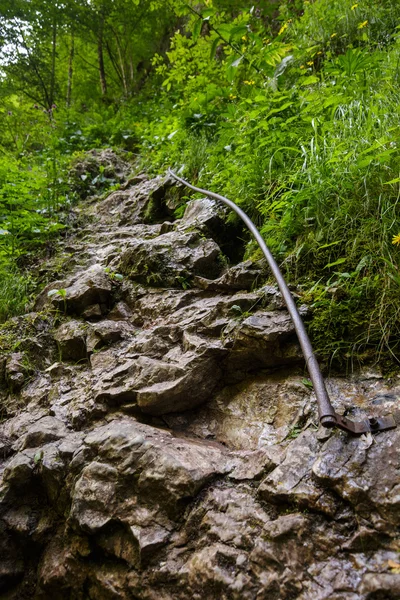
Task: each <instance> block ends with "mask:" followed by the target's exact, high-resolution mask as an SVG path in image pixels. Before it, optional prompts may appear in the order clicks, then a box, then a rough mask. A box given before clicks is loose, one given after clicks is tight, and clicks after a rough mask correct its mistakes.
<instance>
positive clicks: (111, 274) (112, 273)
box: [104, 267, 124, 281]
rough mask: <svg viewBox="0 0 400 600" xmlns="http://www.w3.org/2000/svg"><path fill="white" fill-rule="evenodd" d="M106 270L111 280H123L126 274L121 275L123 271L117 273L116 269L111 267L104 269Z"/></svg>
mask: <svg viewBox="0 0 400 600" xmlns="http://www.w3.org/2000/svg"><path fill="white" fill-rule="evenodd" d="M104 272H105V273H106V274H107V275H108V276H109V278H110V279H111V281H122V280H123V279H124V276H123V275H121V273H116V272H115V271H112V270H111V269H110V267H106V268H105V269H104Z"/></svg>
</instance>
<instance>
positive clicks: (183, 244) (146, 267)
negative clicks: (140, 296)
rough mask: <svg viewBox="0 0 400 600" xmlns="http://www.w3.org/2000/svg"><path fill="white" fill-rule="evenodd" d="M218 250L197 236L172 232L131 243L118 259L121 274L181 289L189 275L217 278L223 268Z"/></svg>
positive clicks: (152, 283) (208, 241)
mask: <svg viewBox="0 0 400 600" xmlns="http://www.w3.org/2000/svg"><path fill="white" fill-rule="evenodd" d="M219 258H220V249H219V247H218V246H217V244H216V243H215V242H213V241H212V240H210V239H203V238H202V237H201V236H200V235H199V234H198V233H196V232H191V233H180V232H178V231H171V232H169V233H164V234H163V235H159V236H158V237H157V238H155V239H154V240H138V241H136V242H133V243H132V244H131V245H130V247H129V249H127V250H126V251H125V252H124V253H123V255H122V257H121V271H122V273H123V274H125V275H127V276H129V277H130V278H131V279H134V280H136V281H140V282H142V283H146V284H148V285H153V286H162V287H168V286H171V287H182V285H183V284H184V283H185V281H186V279H187V278H188V277H189V276H190V275H191V274H194V275H202V276H204V277H210V278H214V277H218V276H219V275H220V273H221V272H222V269H223V265H222V263H221V261H220V260H219Z"/></svg>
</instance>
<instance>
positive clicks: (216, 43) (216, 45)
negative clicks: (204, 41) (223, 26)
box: [210, 37, 221, 60]
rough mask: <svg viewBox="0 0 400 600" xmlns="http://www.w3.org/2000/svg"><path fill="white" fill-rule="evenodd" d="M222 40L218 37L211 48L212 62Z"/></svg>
mask: <svg viewBox="0 0 400 600" xmlns="http://www.w3.org/2000/svg"><path fill="white" fill-rule="evenodd" d="M220 42H221V40H220V39H219V37H216V38H215V40H214V41H213V43H212V46H211V50H210V60H212V59H213V58H214V57H215V53H216V51H217V48H218V45H219V44H220Z"/></svg>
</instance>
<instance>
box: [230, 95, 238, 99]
mask: <svg viewBox="0 0 400 600" xmlns="http://www.w3.org/2000/svg"><path fill="white" fill-rule="evenodd" d="M229 98H230V99H231V100H234V99H235V98H237V96H234V95H233V94H229Z"/></svg>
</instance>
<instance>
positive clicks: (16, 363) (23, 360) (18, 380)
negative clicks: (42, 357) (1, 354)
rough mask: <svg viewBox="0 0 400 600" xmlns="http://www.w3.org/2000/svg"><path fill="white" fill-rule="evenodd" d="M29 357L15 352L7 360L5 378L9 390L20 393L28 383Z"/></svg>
mask: <svg viewBox="0 0 400 600" xmlns="http://www.w3.org/2000/svg"><path fill="white" fill-rule="evenodd" d="M28 371H29V369H28V367H27V357H26V356H25V355H24V354H23V353H22V352H14V353H13V354H10V355H9V356H8V358H7V361H6V365H5V378H6V381H7V384H8V386H9V388H10V389H11V390H12V391H14V392H18V391H19V390H20V389H21V388H22V386H23V385H24V383H25V381H26V377H27V374H28Z"/></svg>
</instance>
